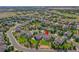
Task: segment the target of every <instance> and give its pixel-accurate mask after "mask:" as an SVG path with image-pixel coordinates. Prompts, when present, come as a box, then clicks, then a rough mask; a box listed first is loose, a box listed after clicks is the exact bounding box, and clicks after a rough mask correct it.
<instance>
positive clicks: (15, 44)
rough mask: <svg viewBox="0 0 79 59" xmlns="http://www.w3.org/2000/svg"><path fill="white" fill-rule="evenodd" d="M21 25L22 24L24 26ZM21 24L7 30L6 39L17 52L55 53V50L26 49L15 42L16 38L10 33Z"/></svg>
mask: <svg viewBox="0 0 79 59" xmlns="http://www.w3.org/2000/svg"><path fill="white" fill-rule="evenodd" d="M25 23H26V24H27V23H29V22H25ZM25 23H23V24H25ZM23 24H17V25H16V26H15V27H12V28H10V29H9V31H7V33H6V34H7V37H8V38H9V40H10V42H11V44H12V45H13V46H14V47H15V48H16V49H17V50H19V51H23V52H51V51H53V52H55V50H53V49H38V50H36V49H34V48H32V49H31V48H26V47H24V46H22V45H20V44H19V43H18V42H17V41H16V38H15V37H14V36H13V34H12V32H13V31H14V29H15V28H16V27H17V26H21V25H23Z"/></svg>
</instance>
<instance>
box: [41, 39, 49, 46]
mask: <svg viewBox="0 0 79 59" xmlns="http://www.w3.org/2000/svg"><path fill="white" fill-rule="evenodd" d="M40 43H41V45H49V43H48V42H47V41H45V40H44V39H43V40H41V42H40Z"/></svg>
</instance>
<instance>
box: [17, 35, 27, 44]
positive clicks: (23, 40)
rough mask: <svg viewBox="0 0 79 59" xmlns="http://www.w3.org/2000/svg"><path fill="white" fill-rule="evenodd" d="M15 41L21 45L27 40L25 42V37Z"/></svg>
mask: <svg viewBox="0 0 79 59" xmlns="http://www.w3.org/2000/svg"><path fill="white" fill-rule="evenodd" d="M17 41H18V42H19V43H20V44H23V43H25V42H26V41H27V40H26V38H25V37H23V36H20V37H19V38H18V39H17Z"/></svg>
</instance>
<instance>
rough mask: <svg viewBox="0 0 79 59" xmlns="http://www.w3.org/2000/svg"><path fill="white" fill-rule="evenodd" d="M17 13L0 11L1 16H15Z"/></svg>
mask: <svg viewBox="0 0 79 59" xmlns="http://www.w3.org/2000/svg"><path fill="white" fill-rule="evenodd" d="M15 15H16V13H15V12H0V18H5V17H10V16H15Z"/></svg>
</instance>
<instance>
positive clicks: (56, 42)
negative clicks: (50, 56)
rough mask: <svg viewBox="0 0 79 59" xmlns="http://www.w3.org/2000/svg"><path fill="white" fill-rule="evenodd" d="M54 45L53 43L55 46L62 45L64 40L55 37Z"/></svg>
mask: <svg viewBox="0 0 79 59" xmlns="http://www.w3.org/2000/svg"><path fill="white" fill-rule="evenodd" d="M54 43H55V44H56V45H61V44H63V43H64V40H63V39H62V38H60V37H57V38H56V39H55V40H54Z"/></svg>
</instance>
